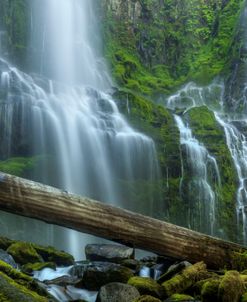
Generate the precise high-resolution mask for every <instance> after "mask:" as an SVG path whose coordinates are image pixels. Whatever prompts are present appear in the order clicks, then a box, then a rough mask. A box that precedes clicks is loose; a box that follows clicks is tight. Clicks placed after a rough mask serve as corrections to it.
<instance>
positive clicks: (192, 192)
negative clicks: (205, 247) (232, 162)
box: [174, 115, 220, 235]
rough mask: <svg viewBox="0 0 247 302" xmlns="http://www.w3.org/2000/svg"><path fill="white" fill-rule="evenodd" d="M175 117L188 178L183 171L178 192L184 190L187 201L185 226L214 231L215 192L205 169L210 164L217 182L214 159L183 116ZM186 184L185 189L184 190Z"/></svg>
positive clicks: (209, 232)
mask: <svg viewBox="0 0 247 302" xmlns="http://www.w3.org/2000/svg"><path fill="white" fill-rule="evenodd" d="M174 117H175V121H176V123H177V126H178V129H179V131H180V143H181V146H182V147H184V148H185V154H186V161H187V162H188V163H187V165H188V166H189V174H190V175H189V181H188V180H187V181H186V180H185V175H183V176H182V179H181V184H180V194H181V195H182V194H183V195H184V197H185V198H186V200H188V202H189V203H190V204H189V209H188V215H187V216H188V217H187V222H188V226H189V227H190V228H192V229H194V230H198V231H202V232H206V233H208V234H211V235H214V233H215V222H216V214H215V212H216V202H217V195H216V193H215V192H214V189H213V187H212V184H211V183H210V177H209V173H208V172H209V169H210V168H211V169H213V171H214V173H215V175H217V182H218V184H219V185H220V173H219V168H218V165H217V162H216V160H215V158H214V157H213V156H211V155H210V154H209V152H208V151H207V149H206V148H205V147H204V146H203V145H202V144H200V143H199V141H198V140H197V139H196V138H195V137H193V135H192V131H191V129H190V128H189V126H188V125H185V124H184V122H183V120H182V118H181V117H180V116H178V115H174ZM186 170H187V169H185V167H183V174H185V173H186ZM187 173H188V172H187ZM187 177H188V175H187ZM185 187H186V191H187V193H185V192H184V191H185ZM185 195H187V196H185Z"/></svg>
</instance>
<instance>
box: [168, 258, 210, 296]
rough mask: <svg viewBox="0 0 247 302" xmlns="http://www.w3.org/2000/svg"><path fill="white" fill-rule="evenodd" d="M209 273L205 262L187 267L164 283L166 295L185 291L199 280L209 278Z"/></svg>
mask: <svg viewBox="0 0 247 302" xmlns="http://www.w3.org/2000/svg"><path fill="white" fill-rule="evenodd" d="M208 276H209V273H208V272H207V270H206V265H205V264H204V262H198V263H196V264H194V265H191V266H189V267H186V268H185V269H184V270H183V271H182V272H181V273H179V274H177V275H176V276H174V277H172V278H171V279H170V280H168V281H165V282H163V283H162V287H163V288H164V290H165V295H166V297H170V296H172V295H173V294H179V293H183V292H184V291H185V290H187V289H188V288H189V287H191V286H192V285H193V284H194V283H196V282H197V281H200V280H203V279H207V278H208Z"/></svg>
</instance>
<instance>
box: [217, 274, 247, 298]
mask: <svg viewBox="0 0 247 302" xmlns="http://www.w3.org/2000/svg"><path fill="white" fill-rule="evenodd" d="M244 292H245V287H244V282H243V281H242V280H241V278H240V274H239V273H238V272H237V271H228V272H226V274H225V276H224V277H223V278H222V281H221V282H220V285H219V291H218V296H219V299H220V301H222V302H238V301H239V299H240V297H241V296H242V295H243V294H244Z"/></svg>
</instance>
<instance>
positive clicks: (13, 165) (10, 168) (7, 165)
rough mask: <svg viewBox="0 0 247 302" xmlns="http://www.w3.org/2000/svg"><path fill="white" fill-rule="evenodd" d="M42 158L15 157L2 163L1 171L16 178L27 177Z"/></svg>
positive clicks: (0, 164) (0, 163) (0, 162)
mask: <svg viewBox="0 0 247 302" xmlns="http://www.w3.org/2000/svg"><path fill="white" fill-rule="evenodd" d="M40 159H41V157H39V156H36V157H13V158H9V159H7V160H5V161H0V171H1V172H4V173H9V174H13V175H16V176H25V175H27V174H28V172H30V171H32V170H33V169H34V167H35V166H36V165H37V164H38V162H39V160H40Z"/></svg>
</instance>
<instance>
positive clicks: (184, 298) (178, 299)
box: [165, 294, 214, 302]
mask: <svg viewBox="0 0 247 302" xmlns="http://www.w3.org/2000/svg"><path fill="white" fill-rule="evenodd" d="M193 301H195V299H194V298H193V297H191V296H189V295H183V294H182V295H181V294H174V295H172V296H171V297H170V298H168V299H166V300H165V302H193ZM212 301H214V300H212ZM212 301H211V302H212Z"/></svg>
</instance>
